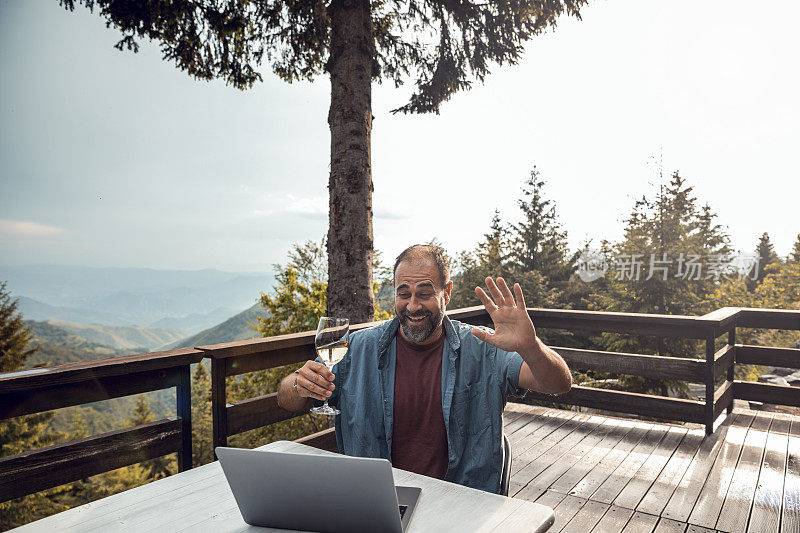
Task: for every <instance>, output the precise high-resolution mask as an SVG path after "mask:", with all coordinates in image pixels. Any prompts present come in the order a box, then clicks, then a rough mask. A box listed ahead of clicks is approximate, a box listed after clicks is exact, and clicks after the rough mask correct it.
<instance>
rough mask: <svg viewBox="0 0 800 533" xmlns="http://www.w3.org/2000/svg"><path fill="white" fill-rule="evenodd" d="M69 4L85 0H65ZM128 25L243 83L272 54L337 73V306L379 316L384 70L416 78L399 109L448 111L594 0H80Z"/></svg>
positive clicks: (399, 79) (198, 71) (283, 61)
mask: <svg viewBox="0 0 800 533" xmlns="http://www.w3.org/2000/svg"><path fill="white" fill-rule="evenodd" d="M60 2H61V4H62V5H63V6H65V7H66V8H67V9H69V10H73V9H74V7H75V3H76V1H75V0H60ZM77 3H81V4H84V5H85V6H87V7H88V8H89V9H90V10H92V9H93V8H95V7H97V8H98V11H99V12H100V15H101V16H102V17H103V18H104V19H105V20H106V23H107V25H108V26H110V27H111V26H113V27H115V28H117V29H119V30H120V31H121V32H122V35H123V38H122V39H121V40H120V41H119V42H118V43H117V45H116V47H117V48H118V49H120V50H123V49H128V50H133V51H136V50H137V49H138V43H137V39H140V38H148V39H152V40H156V41H158V43H159V45H160V46H161V50H162V53H163V57H164V59H166V60H169V61H173V62H175V64H176V65H177V67H178V68H180V69H181V70H185V71H186V72H187V73H188V74H189V75H191V76H194V77H196V78H198V79H202V80H212V79H222V80H225V82H226V83H228V84H230V85H233V86H234V87H236V88H239V89H246V88H249V87H251V86H252V85H253V84H254V83H255V82H256V81H259V80H261V74H260V73H259V67H260V64H261V63H262V60H264V59H266V60H267V61H269V62H270V63H271V65H270V66H271V67H272V70H273V71H274V72H275V73H276V74H277V75H278V76H280V77H281V78H282V79H284V80H286V81H288V82H291V81H294V80H301V79H308V80H310V79H313V78H314V77H315V76H318V75H322V74H325V75H326V76H329V77H330V80H331V103H330V110H329V113H328V125H329V127H330V131H331V153H330V177H329V182H328V189H329V193H330V204H329V205H330V210H329V230H328V241H327V245H328V247H327V251H328V258H329V263H328V264H329V279H330V284H329V285H328V306H329V311H328V312H329V314H331V315H335V316H347V317H350V318H351V319H352V320H353V321H354V322H364V321H367V320H369V319H371V318H372V316H373V312H374V309H373V290H372V278H371V277H370V276H371V275H372V268H373V234H372V190H373V184H372V164H371V147H370V145H371V135H372V119H373V117H372V96H371V94H372V93H371V90H372V89H371V87H372V81H373V80H377V81H380V80H383V79H385V80H391V81H392V82H394V83H395V84H396V85H400V84H401V83H403V82H404V81H405V80H406V79H407V78H408V77H409V76H416V80H415V82H414V83H415V92H414V94H412V95H411V98H410V100H409V102H408V103H407V104H405V105H403V106H401V107H399V108H397V109H395V112H404V113H438V111H439V107H440V105H441V104H442V102H445V101H446V100H448V99H449V98H450V97H451V96H453V94H455V93H456V92H458V91H462V90H465V89H468V88H469V87H470V86H471V84H472V81H473V80H477V81H483V80H484V78H485V77H486V75H487V74H489V69H490V66H491V64H492V63H497V64H498V65H503V64H506V63H510V64H514V63H516V62H517V61H518V60H519V58H520V57H521V55H522V52H523V50H524V46H523V44H524V43H525V42H526V41H528V40H529V39H531V38H532V37H534V36H537V35H539V34H540V33H542V32H543V31H545V30H546V29H548V28H554V27H555V25H556V20H557V18H558V16H559V15H562V14H566V15H571V16H575V17H578V18H579V17H580V14H579V9H580V8H581V7H582V6H583V5H584V4H585V0H487V1H486V2H470V3H459V2H440V1H437V0H423V1H421V2H418V1H416V0H409V1H398V2H383V1H375V2H371V1H368V0H332V1H331V2H307V1H306V2H279V1H275V0H265V1H262V2H254V1H236V2H230V1H227V0H206V1H203V2H200V1H196V0H184V1H179V2H119V1H115V0H78V2H77Z"/></svg>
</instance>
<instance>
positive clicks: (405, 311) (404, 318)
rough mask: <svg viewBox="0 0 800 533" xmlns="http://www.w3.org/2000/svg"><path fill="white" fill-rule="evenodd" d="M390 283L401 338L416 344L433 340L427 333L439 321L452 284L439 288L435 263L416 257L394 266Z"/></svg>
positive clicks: (440, 322) (434, 329)
mask: <svg viewBox="0 0 800 533" xmlns="http://www.w3.org/2000/svg"><path fill="white" fill-rule="evenodd" d="M394 286H395V292H394V308H395V312H396V313H397V316H398V317H399V318H400V327H402V328H403V333H404V334H405V337H406V338H407V339H408V340H410V341H411V342H413V343H416V344H425V343H426V342H425V341H429V342H431V341H432V340H435V339H431V335H432V334H433V332H434V331H436V330H437V328H438V327H439V326H440V325H441V324H442V320H443V319H444V311H445V307H446V306H447V304H448V302H449V301H450V290H451V289H452V287H453V283H452V282H450V283H448V284H447V286H446V287H442V281H441V280H440V279H439V270H438V269H437V268H436V264H435V263H434V262H433V261H432V260H430V259H426V258H419V259H411V260H408V261H402V262H401V263H400V264H399V265H397V271H396V272H395V276H394ZM429 339H430V340H429Z"/></svg>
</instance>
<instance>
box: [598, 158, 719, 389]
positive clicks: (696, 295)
mask: <svg viewBox="0 0 800 533" xmlns="http://www.w3.org/2000/svg"><path fill="white" fill-rule="evenodd" d="M692 190H693V188H692V187H690V186H687V184H686V181H685V180H684V179H683V178H682V177H681V176H680V175H679V173H678V172H675V173H674V174H673V175H672V178H671V180H670V181H669V182H668V183H667V184H662V185H660V186H659V190H658V192H657V194H656V195H655V196H654V198H647V197H642V198H641V199H639V200H637V201H636V202H635V204H634V208H633V211H632V212H631V214H630V215H629V217H628V218H627V220H626V228H625V238H624V240H623V241H621V242H620V243H618V244H616V245H615V246H614V252H615V258H616V260H617V261H616V265H615V268H614V269H613V270H611V271H609V272H608V273H607V276H608V277H609V282H608V285H607V290H606V291H604V292H602V293H597V294H595V295H593V296H592V301H593V304H592V307H593V308H595V309H600V310H604V311H620V312H628V313H659V314H669V315H674V314H686V315H702V314H705V313H706V312H708V311H710V310H711V309H710V308H709V300H710V296H711V295H712V294H713V292H714V290H715V288H716V287H717V286H718V285H719V283H720V281H721V280H724V279H726V278H725V276H726V275H729V272H728V271H727V266H726V265H727V264H728V259H729V257H728V256H729V253H730V248H729V246H728V241H729V237H728V236H727V234H726V233H725V231H724V228H722V227H721V226H719V225H717V224H715V223H714V219H715V218H716V215H715V214H714V213H712V212H711V208H710V206H708V205H705V206H704V207H703V208H702V209H698V208H697V205H696V203H697V201H696V199H695V198H694V196H692ZM601 342H602V343H603V344H604V345H605V346H606V349H608V350H610V351H616V352H631V353H642V354H653V355H665V356H673V357H697V356H698V354H699V353H700V348H701V347H700V344H699V342H698V341H694V340H691V339H671V338H670V339H664V338H655V339H654V338H652V337H638V336H637V337H634V336H628V335H620V334H614V333H603V334H602V336H601ZM619 384H620V385H621V386H622V388H623V389H625V390H632V391H636V392H646V393H656V394H660V395H664V396H666V395H668V394H669V393H670V392H672V393H675V394H678V395H686V394H688V388H687V387H686V385H685V384H684V383H682V382H678V381H663V380H657V379H650V378H642V377H638V376H621V377H620V378H619Z"/></svg>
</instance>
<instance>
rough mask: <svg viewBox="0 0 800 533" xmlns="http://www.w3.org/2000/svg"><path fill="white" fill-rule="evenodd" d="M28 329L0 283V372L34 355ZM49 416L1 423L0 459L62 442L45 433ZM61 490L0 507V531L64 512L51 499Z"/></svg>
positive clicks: (11, 368)
mask: <svg viewBox="0 0 800 533" xmlns="http://www.w3.org/2000/svg"><path fill="white" fill-rule="evenodd" d="M35 351H36V348H35V347H33V345H32V334H31V329H30V327H29V326H26V325H25V323H24V322H23V317H22V313H21V312H20V311H19V300H17V299H12V298H11V294H10V292H9V291H8V290H7V285H6V282H5V281H3V282H0V372H13V371H15V370H20V369H22V368H24V366H25V361H26V360H27V358H28V357H30V356H31V355H33V354H34V353H35ZM52 418H53V414H52V413H38V414H34V415H27V416H21V417H17V418H11V419H7V420H0V457H5V456H8V455H14V454H17V453H21V452H25V451H29V450H35V449H37V448H43V447H45V446H49V445H51V444H53V443H55V442H57V441H58V440H60V439H61V438H62V435H59V434H57V433H47V431H46V428H47V426H48V424H49V423H50V420H51V419H52ZM62 490H64V489H63V488H55V489H51V490H49V491H44V492H39V493H36V494H31V495H28V496H24V497H22V498H18V499H16V500H10V501H6V502H2V503H0V530H2V531H5V530H6V529H10V528H12V527H17V526H20V525H22V524H25V523H28V522H30V521H32V520H36V519H39V518H42V517H45V516H48V515H51V514H53V513H57V512H60V511H63V510H65V509H66V507H65V506H64V505H60V504H58V503H56V502H54V501H53V499H52V498H51V497H52V496H53V495H54V494H57V493H59V492H61V491H62Z"/></svg>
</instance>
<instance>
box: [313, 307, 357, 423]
mask: <svg viewBox="0 0 800 533" xmlns="http://www.w3.org/2000/svg"><path fill="white" fill-rule="evenodd" d="M349 344H350V320H348V319H347V318H331V317H327V316H324V317H322V318H320V319H319V325H318V326H317V335H316V337H314V346H315V347H316V349H317V355H318V356H319V358H320V359H322V362H324V363H325V366H327V367H328V370H331V371H333V365H335V364H336V363H338V362H339V361H341V360H342V358H343V357H344V356H345V354H346V353H347V348H348V346H349ZM311 412H312V413H317V414H319V415H338V414H339V413H340V412H341V411H339V410H338V409H336V408H334V407H331V406H330V405H328V400H327V399H326V400H325V403H324V404H323V405H321V406H319V407H314V408H313V409H311Z"/></svg>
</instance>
